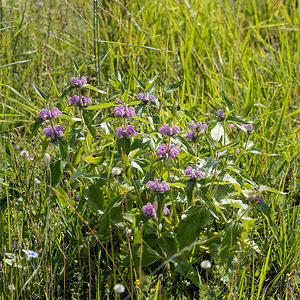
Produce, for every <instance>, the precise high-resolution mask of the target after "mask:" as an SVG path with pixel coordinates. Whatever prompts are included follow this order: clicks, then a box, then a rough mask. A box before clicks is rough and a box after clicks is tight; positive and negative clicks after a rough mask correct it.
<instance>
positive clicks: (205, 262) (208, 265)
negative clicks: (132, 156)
mask: <svg viewBox="0 0 300 300" xmlns="http://www.w3.org/2000/svg"><path fill="white" fill-rule="evenodd" d="M200 266H201V268H202V269H210V268H211V263H210V261H209V260H203V261H202V262H201V264H200Z"/></svg>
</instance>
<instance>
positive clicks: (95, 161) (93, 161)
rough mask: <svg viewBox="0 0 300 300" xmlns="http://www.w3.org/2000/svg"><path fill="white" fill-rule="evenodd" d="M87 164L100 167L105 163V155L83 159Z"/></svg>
mask: <svg viewBox="0 0 300 300" xmlns="http://www.w3.org/2000/svg"><path fill="white" fill-rule="evenodd" d="M82 159H83V160H84V161H85V162H87V163H89V164H94V165H99V164H101V163H102V162H103V161H104V158H103V155H100V156H97V155H95V154H93V155H89V156H86V157H83V158H82Z"/></svg>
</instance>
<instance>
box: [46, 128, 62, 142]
mask: <svg viewBox="0 0 300 300" xmlns="http://www.w3.org/2000/svg"><path fill="white" fill-rule="evenodd" d="M63 131H64V129H63V127H62V126H60V125H57V126H56V128H53V127H52V126H49V127H46V128H45V129H44V131H43V133H44V135H45V136H46V137H47V138H51V140H55V139H56V137H62V136H63V135H64V132H63Z"/></svg>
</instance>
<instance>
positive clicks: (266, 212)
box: [257, 203, 273, 225]
mask: <svg viewBox="0 0 300 300" xmlns="http://www.w3.org/2000/svg"><path fill="white" fill-rule="evenodd" d="M257 208H258V210H259V211H260V212H261V213H262V214H264V215H265V216H266V217H267V219H268V220H269V223H270V224H271V225H272V224H273V222H272V219H271V209H270V207H269V206H268V205H267V204H266V203H257Z"/></svg>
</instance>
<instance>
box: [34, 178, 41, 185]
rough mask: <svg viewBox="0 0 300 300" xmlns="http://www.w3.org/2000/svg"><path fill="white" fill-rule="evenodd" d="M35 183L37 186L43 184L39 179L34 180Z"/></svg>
mask: <svg viewBox="0 0 300 300" xmlns="http://www.w3.org/2000/svg"><path fill="white" fill-rule="evenodd" d="M34 182H35V184H36V185H40V184H41V182H40V180H39V179H38V178H37V177H35V178H34Z"/></svg>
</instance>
